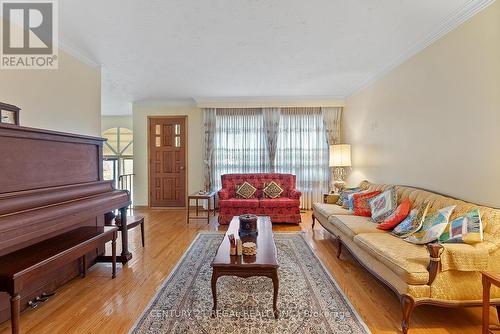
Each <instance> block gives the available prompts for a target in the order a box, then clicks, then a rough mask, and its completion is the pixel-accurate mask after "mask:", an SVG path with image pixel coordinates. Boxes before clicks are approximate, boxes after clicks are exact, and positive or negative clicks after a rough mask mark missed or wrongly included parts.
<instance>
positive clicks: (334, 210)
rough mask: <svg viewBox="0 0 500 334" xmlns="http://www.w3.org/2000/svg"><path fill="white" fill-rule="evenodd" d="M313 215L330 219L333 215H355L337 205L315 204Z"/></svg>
mask: <svg viewBox="0 0 500 334" xmlns="http://www.w3.org/2000/svg"><path fill="white" fill-rule="evenodd" d="M313 213H314V215H315V216H317V215H318V214H319V215H321V216H323V217H325V219H328V217H330V216H332V215H353V214H354V213H353V212H352V211H349V210H347V209H344V208H343V207H341V206H340V205H337V204H326V203H314V204H313Z"/></svg>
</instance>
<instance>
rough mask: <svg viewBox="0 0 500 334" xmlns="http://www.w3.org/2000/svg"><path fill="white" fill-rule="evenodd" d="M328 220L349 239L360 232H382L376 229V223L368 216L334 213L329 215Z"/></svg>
mask: <svg viewBox="0 0 500 334" xmlns="http://www.w3.org/2000/svg"><path fill="white" fill-rule="evenodd" d="M328 221H329V222H330V223H332V224H333V225H335V226H336V227H337V228H338V229H339V230H341V231H342V232H343V233H345V234H346V235H347V236H348V237H349V238H351V239H352V238H354V237H355V236H356V235H358V234H360V233H384V231H381V230H379V229H377V226H378V224H376V223H374V222H372V221H371V219H370V218H369V217H361V216H354V215H351V216H340V215H338V216H336V215H335V216H330V218H328Z"/></svg>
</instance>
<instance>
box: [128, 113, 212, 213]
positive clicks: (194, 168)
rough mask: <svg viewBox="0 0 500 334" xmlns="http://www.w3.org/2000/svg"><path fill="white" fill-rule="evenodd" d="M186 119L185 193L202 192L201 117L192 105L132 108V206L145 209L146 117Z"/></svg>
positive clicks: (146, 192)
mask: <svg viewBox="0 0 500 334" xmlns="http://www.w3.org/2000/svg"><path fill="white" fill-rule="evenodd" d="M184 115H187V117H188V124H187V127H188V140H187V142H188V148H187V152H188V156H187V159H188V166H187V168H188V192H189V193H192V192H195V191H197V190H200V189H202V188H203V183H204V182H203V141H204V139H203V136H204V135H203V133H204V131H203V113H202V112H201V110H200V109H198V108H197V107H196V106H195V105H178V106H176V105H161V104H159V105H156V106H155V105H150V104H148V105H143V104H134V105H133V125H134V173H135V179H134V191H135V194H134V204H135V205H138V206H142V205H148V147H147V142H148V116H184Z"/></svg>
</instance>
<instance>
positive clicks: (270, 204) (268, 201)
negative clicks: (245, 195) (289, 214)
mask: <svg viewBox="0 0 500 334" xmlns="http://www.w3.org/2000/svg"><path fill="white" fill-rule="evenodd" d="M259 203H260V204H259V205H260V207H261V208H294V207H298V206H299V205H300V200H298V199H291V198H284V197H280V198H262V199H261V200H260V202H259Z"/></svg>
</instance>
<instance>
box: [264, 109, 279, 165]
mask: <svg viewBox="0 0 500 334" xmlns="http://www.w3.org/2000/svg"><path fill="white" fill-rule="evenodd" d="M262 115H263V116H264V125H265V127H266V144H267V152H268V153H269V165H270V169H271V173H274V172H275V170H276V168H275V165H276V163H275V160H276V147H277V145H278V132H279V126H280V118H281V115H280V108H263V109H262Z"/></svg>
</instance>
